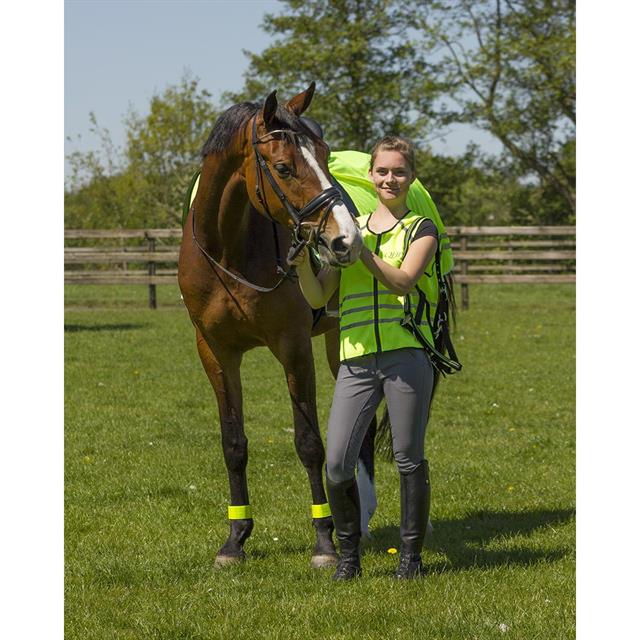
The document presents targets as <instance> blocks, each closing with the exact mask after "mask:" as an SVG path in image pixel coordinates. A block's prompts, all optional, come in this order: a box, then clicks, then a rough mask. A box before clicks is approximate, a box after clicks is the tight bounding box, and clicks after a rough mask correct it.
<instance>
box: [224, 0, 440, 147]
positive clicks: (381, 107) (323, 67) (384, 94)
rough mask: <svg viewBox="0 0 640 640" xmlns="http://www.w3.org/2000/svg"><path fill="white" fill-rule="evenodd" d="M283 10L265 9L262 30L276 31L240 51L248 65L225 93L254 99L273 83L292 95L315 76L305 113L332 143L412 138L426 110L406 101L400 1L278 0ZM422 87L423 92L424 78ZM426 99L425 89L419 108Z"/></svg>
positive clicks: (407, 59)
mask: <svg viewBox="0 0 640 640" xmlns="http://www.w3.org/2000/svg"><path fill="white" fill-rule="evenodd" d="M283 4H284V5H286V11H285V12H283V14H282V15H277V16H276V15H271V14H267V15H266V16H265V19H264V26H263V29H264V30H265V31H266V32H267V33H269V34H271V35H274V36H276V37H279V38H278V39H277V40H276V41H275V43H274V44H273V45H271V46H269V47H268V48H267V49H265V51H263V52H262V53H260V54H254V53H251V52H247V51H245V54H246V55H247V56H248V57H249V59H250V67H249V70H248V71H247V73H246V74H245V79H246V82H245V87H244V89H243V91H242V92H241V93H238V94H227V96H226V99H227V100H230V101H234V102H238V101H240V100H243V99H251V100H261V99H263V98H264V97H265V96H266V95H267V94H268V93H269V92H271V91H272V90H273V89H278V90H279V92H280V94H281V95H283V96H284V97H287V98H288V97H291V96H293V95H295V94H296V93H298V92H299V91H300V90H302V89H303V88H305V87H306V86H308V85H309V84H310V83H311V82H312V81H315V82H316V85H317V90H316V97H315V98H314V101H313V103H312V105H311V108H310V111H309V115H312V116H313V117H315V118H317V119H318V120H319V121H320V122H321V123H322V125H323V127H324V128H325V133H326V138H327V141H328V142H329V143H330V144H331V145H332V146H333V147H335V148H352V149H360V150H366V149H369V148H370V147H371V146H372V144H373V143H374V142H375V140H376V139H377V138H379V137H380V136H381V135H383V134H385V133H397V134H405V135H408V136H410V137H414V136H415V135H416V134H417V133H418V132H419V131H420V130H421V128H422V126H423V125H424V123H425V119H426V116H425V115H420V114H418V112H417V111H416V110H415V109H414V108H413V107H414V104H415V98H414V96H413V92H414V91H415V89H416V85H415V82H414V79H415V67H416V56H417V53H416V44H415V43H414V42H412V41H411V39H410V38H409V37H408V33H407V25H408V23H409V16H408V14H407V11H406V2H402V1H400V0H329V1H327V0H283ZM421 90H422V91H423V92H424V91H427V89H426V88H425V86H424V84H423V85H422V87H421ZM428 104H429V95H424V97H423V100H422V107H423V108H426V107H427V106H428Z"/></svg>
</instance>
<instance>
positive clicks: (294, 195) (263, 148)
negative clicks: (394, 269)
mask: <svg viewBox="0 0 640 640" xmlns="http://www.w3.org/2000/svg"><path fill="white" fill-rule="evenodd" d="M314 90H315V84H314V83H312V84H311V86H310V87H309V88H308V89H307V90H306V91H303V92H302V93H300V94H298V95H297V96H296V97H295V98H292V99H291V100H289V102H287V103H286V104H284V105H279V104H278V101H277V99H276V92H275V91H273V92H272V93H271V94H269V96H268V97H267V99H266V100H265V101H264V105H263V106H262V108H261V109H260V110H259V111H258V112H257V114H256V115H255V116H254V117H253V118H251V119H250V121H249V122H248V124H247V130H246V135H247V138H248V140H250V141H251V145H250V146H249V145H247V147H246V149H247V152H246V154H245V156H246V157H245V162H244V166H243V169H244V171H243V173H244V175H245V178H246V182H247V191H248V194H249V198H250V200H251V203H252V204H253V206H254V207H255V208H256V209H257V210H258V211H259V212H260V213H262V214H263V215H266V216H268V217H270V218H273V219H275V220H277V221H278V222H280V223H282V224H284V225H286V226H288V227H289V228H291V229H292V230H293V232H294V236H295V237H296V239H297V240H298V241H302V240H305V241H313V242H314V243H315V245H316V246H317V248H318V251H319V253H320V257H321V258H322V259H323V261H325V262H326V263H328V264H330V265H332V266H337V267H344V266H348V265H350V264H353V263H354V262H355V261H356V260H357V259H358V256H359V255H360V249H361V248H362V237H361V235H360V230H359V228H358V225H357V224H356V222H355V219H354V217H353V215H352V214H351V213H350V212H349V209H348V208H347V207H346V206H345V204H344V203H343V202H342V200H341V196H340V192H339V191H338V190H337V189H336V187H335V186H334V185H333V184H332V182H331V176H330V174H329V168H328V165H327V161H328V157H329V148H328V146H327V145H326V144H325V142H324V141H323V140H321V139H320V138H319V137H317V136H316V135H315V134H314V133H313V132H312V131H311V130H310V129H309V128H308V127H307V126H305V124H304V123H303V122H302V121H301V120H300V117H299V116H300V115H302V113H303V112H304V111H305V110H306V109H307V107H308V106H309V103H310V102H311V98H312V97H313V92H314Z"/></svg>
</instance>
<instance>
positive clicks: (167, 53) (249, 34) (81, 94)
mask: <svg viewBox="0 0 640 640" xmlns="http://www.w3.org/2000/svg"><path fill="white" fill-rule="evenodd" d="M282 7H283V5H282V3H281V2H278V0H202V1H195V0H183V1H180V2H178V1H176V0H164V1H161V0H65V3H64V9H65V12H64V25H65V32H64V98H65V100H64V130H65V137H67V136H68V137H71V138H72V142H67V141H65V154H67V153H69V152H71V151H74V150H83V151H86V150H89V149H95V148H98V147H99V141H98V140H97V139H96V138H95V136H93V135H91V134H90V132H89V112H91V111H93V112H94V113H95V114H96V117H97V120H98V123H99V124H100V125H102V126H103V127H106V128H107V129H109V131H110V133H111V136H112V139H113V141H114V142H115V143H116V144H117V145H122V144H123V142H124V127H123V125H122V118H123V116H124V115H125V114H126V112H127V110H128V108H129V106H130V105H131V106H133V107H134V108H135V109H136V110H137V111H138V112H140V113H144V112H145V111H146V109H147V106H148V104H149V100H150V98H151V96H152V95H153V94H154V93H156V92H160V91H162V90H163V89H164V88H165V87H167V86H168V85H171V84H176V83H177V82H178V81H179V80H180V78H181V77H182V76H183V74H184V72H185V70H189V71H190V72H191V73H192V74H193V75H194V76H195V77H197V78H199V79H200V85H201V86H202V87H203V88H206V89H208V90H209V91H210V92H211V93H212V94H213V99H214V101H217V99H218V98H219V96H220V94H221V93H222V92H223V91H225V90H236V89H240V88H241V87H242V85H243V75H242V74H243V72H244V71H245V70H246V69H247V66H248V61H247V58H246V56H245V55H244V54H243V53H242V50H243V49H248V50H250V51H253V52H260V51H263V50H264V49H265V48H266V47H267V46H268V45H269V44H270V42H271V41H272V39H271V36H269V35H267V34H265V33H264V32H263V31H262V30H261V29H260V24H261V23H262V19H263V16H264V14H265V13H280V12H281V9H282ZM78 135H80V136H81V137H80V139H78ZM472 139H473V140H474V141H475V142H477V143H478V144H480V145H481V146H482V147H483V148H485V149H486V150H487V151H495V150H497V148H498V145H497V144H496V143H495V142H493V141H492V139H491V137H490V136H488V135H487V134H484V133H483V132H478V131H474V130H472V129H469V128H464V129H463V128H457V129H456V130H455V131H453V132H452V133H451V134H449V135H448V136H447V138H446V140H445V141H435V142H433V143H432V144H433V147H434V149H436V150H438V151H440V152H444V153H460V152H462V151H463V150H464V148H465V146H466V144H467V143H468V142H469V141H471V140H472Z"/></svg>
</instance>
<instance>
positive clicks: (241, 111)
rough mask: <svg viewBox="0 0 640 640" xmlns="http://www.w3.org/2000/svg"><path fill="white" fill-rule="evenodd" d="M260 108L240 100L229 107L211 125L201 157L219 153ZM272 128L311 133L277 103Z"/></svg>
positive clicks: (260, 106)
mask: <svg viewBox="0 0 640 640" xmlns="http://www.w3.org/2000/svg"><path fill="white" fill-rule="evenodd" d="M261 108H262V105H261V104H258V103H257V102H241V103H239V104H234V105H233V106H232V107H229V108H228V109H227V110H226V111H225V112H224V113H223V114H222V115H221V116H220V117H219V118H218V119H217V120H216V123H215V124H214V125H213V129H212V130H211V133H210V134H209V137H208V138H207V141H206V142H205V143H204V145H203V147H202V152H201V153H202V157H203V158H204V157H205V156H208V155H209V154H211V153H221V152H222V151H224V150H225V149H226V148H227V147H228V146H229V145H230V144H231V141H232V140H233V138H234V136H235V135H236V133H237V132H238V131H239V130H240V129H241V128H242V127H244V126H245V125H246V124H247V122H248V121H249V119H250V118H252V117H253V116H254V115H255V114H256V113H258V111H259V110H260V109H261ZM269 129H270V130H274V129H291V130H293V131H295V132H296V133H302V134H305V135H313V134H312V133H311V132H310V131H309V129H307V127H305V125H304V123H303V122H302V121H301V120H300V118H298V117H297V116H295V115H294V114H293V113H291V112H290V111H288V110H287V109H285V108H283V107H281V106H280V105H278V110H277V111H276V116H275V118H274V120H273V122H272V123H271V126H270V127H269Z"/></svg>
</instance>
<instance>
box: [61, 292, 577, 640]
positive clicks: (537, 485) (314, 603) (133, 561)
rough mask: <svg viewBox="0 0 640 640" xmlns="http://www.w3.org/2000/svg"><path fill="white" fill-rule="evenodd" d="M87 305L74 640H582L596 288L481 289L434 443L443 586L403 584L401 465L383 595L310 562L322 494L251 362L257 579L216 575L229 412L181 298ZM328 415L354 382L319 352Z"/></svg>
mask: <svg viewBox="0 0 640 640" xmlns="http://www.w3.org/2000/svg"><path fill="white" fill-rule="evenodd" d="M146 295H147V293H146V289H145V288H144V287H130V288H125V287H90V286H84V287H81V286H75V287H72V286H69V287H67V288H66V304H67V311H66V314H65V315H66V320H65V351H66V375H65V394H66V395H65V399H66V421H65V422H66V435H65V483H66V490H65V540H66V542H65V544H66V553H65V565H66V567H65V568H66V583H65V627H66V634H65V637H66V638H68V639H76V638H77V639H80V638H82V639H87V638H88V639H91V640H93V639H100V638H105V639H107V638H108V639H114V638H118V639H121V638H122V639H124V638H131V639H134V638H135V639H146V638H157V639H163V640H164V639H196V638H197V639H200V638H202V639H204V638H234V639H241V638H256V637H265V638H283V639H287V640H291V639H294V638H332V639H339V638H371V639H374V638H375V639H379V638H430V639H434V640H440V639H452V640H462V639H465V640H466V639H485V638H486V639H489V638H522V639H527V640H529V639H531V640H532V639H540V640H552V639H556V638H557V639H560V638H562V639H564V638H572V637H574V635H575V411H574V397H575V355H574V354H575V349H574V347H575V332H574V327H575V288H574V287H573V286H570V285H566V286H564V285H558V286H534V285H525V286H506V285H505V286H489V285H486V286H476V287H472V288H471V309H470V310H468V311H465V312H461V313H460V314H459V321H458V330H457V338H456V340H455V342H456V346H457V348H458V353H459V355H460V358H461V360H462V362H463V364H464V371H463V373H462V374H460V375H457V376H454V377H450V378H447V380H445V381H444V382H443V384H442V385H441V387H440V389H439V391H438V395H437V397H436V400H435V403H434V407H433V410H432V416H431V421H430V424H429V427H428V432H427V455H428V457H429V460H430V465H431V470H432V485H433V500H432V503H433V504H432V521H433V525H434V533H433V535H432V536H430V537H429V538H428V539H427V548H426V549H425V552H424V554H423V558H424V560H425V562H426V565H427V567H428V570H429V574H428V575H427V576H426V577H425V578H424V579H422V580H419V581H413V582H407V583H398V582H395V581H394V580H393V579H392V572H393V570H394V568H395V564H396V562H397V556H393V555H390V554H389V553H388V552H387V549H388V548H389V547H397V546H398V543H399V537H398V523H399V486H398V475H397V472H396V470H395V468H394V466H393V465H392V464H390V463H386V462H379V463H378V466H377V484H378V500H379V508H378V511H377V513H376V515H375V516H374V519H373V520H372V523H371V526H372V529H373V539H372V540H371V541H370V542H368V543H367V545H366V547H365V554H364V558H363V567H364V572H365V573H364V576H363V578H362V579H360V580H358V581H355V582H353V583H348V584H333V583H332V582H331V580H330V576H331V573H330V571H328V570H320V571H318V570H313V569H311V568H310V566H309V560H310V555H311V549H312V542H313V530H312V527H311V522H310V517H309V503H310V496H309V490H308V485H307V482H306V475H305V474H304V472H303V469H302V466H301V464H300V463H299V461H298V460H297V458H296V455H295V451H294V447H293V439H292V433H291V432H290V427H291V413H290V408H289V401H288V396H287V391H286V386H285V383H284V376H283V374H282V372H281V370H280V369H279V368H278V366H277V364H276V361H275V359H274V358H273V357H272V356H271V355H270V353H268V352H267V350H266V349H257V350H254V351H253V352H250V353H248V354H247V356H246V357H245V362H244V365H243V381H244V389H245V416H246V431H247V434H248V437H249V469H248V476H249V487H250V491H251V501H252V505H253V510H254V517H255V529H254V533H253V535H252V537H251V538H250V540H249V541H248V543H247V545H246V551H247V554H248V556H249V559H248V561H247V562H246V563H245V564H244V565H242V566H238V567H232V568H229V569H226V570H221V571H214V570H213V569H212V563H213V558H214V555H215V552H216V550H217V548H218V546H219V545H220V544H221V543H222V542H223V541H224V539H225V537H226V534H227V531H228V524H227V520H226V505H227V492H228V489H227V480H226V472H225V469H224V464H223V458H222V450H221V446H220V435H219V431H218V418H217V408H216V405H215V400H214V398H213V393H212V391H211V388H210V386H209V383H208V382H207V380H206V378H205V375H204V373H203V371H202V369H201V367H200V363H199V361H198V358H197V355H196V350H195V345H194V341H193V335H192V329H191V325H190V322H189V319H188V317H187V313H186V311H185V310H184V308H182V307H181V306H180V300H179V294H178V291H177V289H175V288H173V287H158V297H159V303H160V308H159V309H158V310H156V311H150V310H148V309H145V308H144V305H145V303H146ZM315 347H316V369H317V377H318V398H319V403H318V404H319V417H320V424H321V428H322V430H323V434H324V431H325V429H326V421H327V416H328V409H329V403H330V398H331V390H332V379H331V376H330V374H329V371H328V368H327V366H326V363H325V361H324V358H323V356H322V353H323V348H322V343H321V342H317V343H316V344H315Z"/></svg>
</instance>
